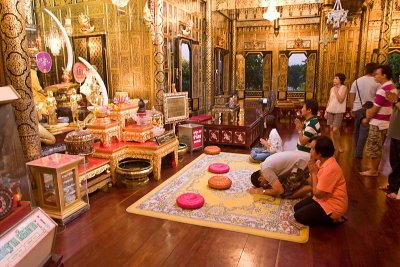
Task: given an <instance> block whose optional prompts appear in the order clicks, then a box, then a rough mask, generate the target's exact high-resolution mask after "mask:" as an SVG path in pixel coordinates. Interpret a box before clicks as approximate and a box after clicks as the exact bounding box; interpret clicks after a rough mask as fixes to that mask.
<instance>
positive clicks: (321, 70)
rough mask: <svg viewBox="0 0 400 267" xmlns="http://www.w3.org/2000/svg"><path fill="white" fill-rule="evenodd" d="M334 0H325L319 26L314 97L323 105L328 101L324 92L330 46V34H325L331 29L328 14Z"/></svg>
mask: <svg viewBox="0 0 400 267" xmlns="http://www.w3.org/2000/svg"><path fill="white" fill-rule="evenodd" d="M332 4H333V3H332V1H325V4H324V7H323V9H322V11H321V24H320V27H319V57H318V72H317V73H318V74H317V75H318V81H317V85H316V87H315V90H314V98H315V97H316V98H317V101H318V104H319V105H321V106H323V104H324V103H326V101H327V93H326V92H324V91H325V90H324V88H325V87H324V82H325V81H326V78H325V76H326V74H325V73H326V72H327V69H326V63H327V58H326V54H327V53H326V52H327V46H328V40H329V37H328V36H324V34H327V35H328V34H329V31H328V30H327V28H326V15H327V13H328V12H329V10H331V9H332V7H333V5H332Z"/></svg>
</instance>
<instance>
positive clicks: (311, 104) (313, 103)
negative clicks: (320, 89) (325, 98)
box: [304, 99, 318, 116]
mask: <svg viewBox="0 0 400 267" xmlns="http://www.w3.org/2000/svg"><path fill="white" fill-rule="evenodd" d="M304 105H306V109H311V113H312V114H313V115H314V116H317V114H318V102H317V100H314V99H307V100H306V101H305V102H304Z"/></svg>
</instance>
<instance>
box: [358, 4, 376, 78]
mask: <svg viewBox="0 0 400 267" xmlns="http://www.w3.org/2000/svg"><path fill="white" fill-rule="evenodd" d="M371 8H372V5H371V4H367V3H364V4H363V6H362V8H361V10H362V13H361V24H360V37H359V38H360V39H359V43H358V57H357V64H356V65H357V72H356V73H357V77H360V76H363V75H364V68H365V65H366V63H365V58H366V56H367V41H368V28H369V15H370V12H371Z"/></svg>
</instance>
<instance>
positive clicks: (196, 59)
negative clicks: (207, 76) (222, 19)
mask: <svg viewBox="0 0 400 267" xmlns="http://www.w3.org/2000/svg"><path fill="white" fill-rule="evenodd" d="M192 52H193V58H192V59H193V64H192V66H193V74H192V79H193V82H192V93H193V94H192V98H193V99H192V110H193V111H197V110H198V109H199V96H200V90H199V84H200V75H201V73H200V70H199V69H200V66H201V55H200V45H199V44H198V43H192Z"/></svg>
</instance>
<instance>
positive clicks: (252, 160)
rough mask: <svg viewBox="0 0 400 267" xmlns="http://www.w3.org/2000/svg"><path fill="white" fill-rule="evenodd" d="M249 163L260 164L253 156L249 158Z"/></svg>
mask: <svg viewBox="0 0 400 267" xmlns="http://www.w3.org/2000/svg"><path fill="white" fill-rule="evenodd" d="M249 161H250V162H253V163H260V162H259V161H258V160H255V159H253V158H252V157H251V156H250V157H249Z"/></svg>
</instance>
